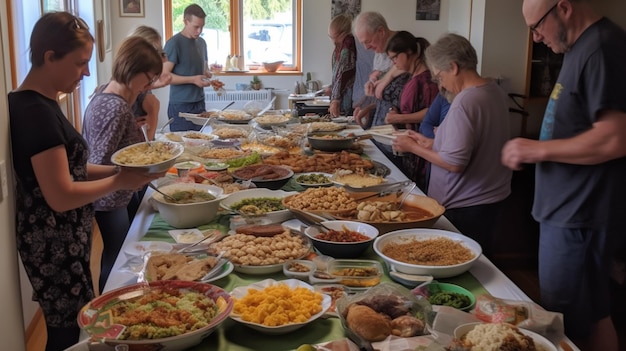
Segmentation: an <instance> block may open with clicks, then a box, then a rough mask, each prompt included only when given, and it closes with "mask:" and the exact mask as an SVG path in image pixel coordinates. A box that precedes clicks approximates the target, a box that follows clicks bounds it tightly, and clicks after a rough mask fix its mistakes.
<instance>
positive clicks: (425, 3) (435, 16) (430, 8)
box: [415, 0, 441, 21]
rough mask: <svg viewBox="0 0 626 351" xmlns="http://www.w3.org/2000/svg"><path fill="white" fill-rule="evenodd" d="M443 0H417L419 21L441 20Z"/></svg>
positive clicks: (416, 10)
mask: <svg viewBox="0 0 626 351" xmlns="http://www.w3.org/2000/svg"><path fill="white" fill-rule="evenodd" d="M440 12H441V0H417V5H416V7H415V19H416V20H418V21H439V13H440Z"/></svg>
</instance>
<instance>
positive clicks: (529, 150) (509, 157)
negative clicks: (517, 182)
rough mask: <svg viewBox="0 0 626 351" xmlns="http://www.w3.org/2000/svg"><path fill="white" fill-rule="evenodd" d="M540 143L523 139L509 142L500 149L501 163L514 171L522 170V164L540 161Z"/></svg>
mask: <svg viewBox="0 0 626 351" xmlns="http://www.w3.org/2000/svg"><path fill="white" fill-rule="evenodd" d="M540 146H541V142H540V141H537V140H530V139H524V138H515V139H513V140H509V141H508V142H507V143H506V144H504V147H503V148H502V154H501V162H502V164H503V165H505V166H507V167H509V168H510V169H512V170H514V171H519V170H520V169H522V164H524V163H537V162H540V161H541V160H542V156H541V155H542V149H541V147H540Z"/></svg>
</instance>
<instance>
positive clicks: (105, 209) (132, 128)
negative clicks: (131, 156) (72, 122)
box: [83, 36, 163, 291]
mask: <svg viewBox="0 0 626 351" xmlns="http://www.w3.org/2000/svg"><path fill="white" fill-rule="evenodd" d="M162 68H163V61H162V60H161V55H160V53H159V52H158V50H157V49H155V47H154V46H153V45H152V44H151V43H149V42H148V41H146V40H145V39H143V38H141V37H137V36H134V37H129V38H127V39H126V40H125V41H124V42H123V43H122V45H121V46H120V48H119V50H118V53H117V56H116V58H115V62H114V63H113V77H112V79H111V81H110V82H109V83H108V84H107V86H106V87H105V88H104V90H102V91H100V92H98V93H97V94H96V95H94V97H93V98H92V99H91V101H90V102H89V105H88V106H87V109H86V110H85V120H84V124H83V135H84V137H85V139H86V140H87V143H88V144H89V147H90V150H91V154H90V155H89V162H92V163H95V164H102V165H109V164H111V156H112V155H113V153H115V152H116V151H117V150H120V149H122V148H124V147H126V146H128V145H131V144H135V143H137V142H140V141H141V140H142V136H141V135H140V132H139V131H138V130H137V124H136V121H135V117H134V115H133V112H132V109H131V106H132V104H133V102H134V101H135V99H136V98H137V95H139V94H140V93H141V92H143V91H146V90H148V89H150V88H151V87H152V83H154V82H155V81H156V79H158V78H159V75H160V74H161V70H162ZM132 196H133V190H121V191H116V192H113V193H110V194H108V195H107V196H104V197H102V198H100V199H98V200H97V201H96V202H95V203H94V205H95V209H96V221H97V222H98V228H99V229H100V232H101V233H102V241H103V252H102V261H101V271H100V280H99V288H100V291H102V290H103V288H104V285H105V283H106V280H107V278H108V276H109V273H110V271H111V267H112V266H113V264H114V263H115V259H116V257H117V254H118V252H119V250H120V248H121V247H122V244H123V243H124V239H125V237H126V233H127V232H128V228H129V227H130V219H129V216H128V211H127V209H126V207H127V205H128V203H129V202H130V200H131V198H132Z"/></svg>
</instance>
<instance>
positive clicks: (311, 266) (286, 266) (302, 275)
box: [283, 260, 317, 281]
mask: <svg viewBox="0 0 626 351" xmlns="http://www.w3.org/2000/svg"><path fill="white" fill-rule="evenodd" d="M294 264H295V265H302V266H304V267H306V268H307V271H305V272H299V271H293V270H291V269H290V268H291V267H292V266H293V265H294ZM316 268H317V267H316V266H315V263H313V261H309V260H293V261H289V262H285V263H283V274H284V275H285V276H286V277H287V278H294V279H300V280H303V281H308V280H309V276H310V275H311V274H313V272H314V271H315V269H316Z"/></svg>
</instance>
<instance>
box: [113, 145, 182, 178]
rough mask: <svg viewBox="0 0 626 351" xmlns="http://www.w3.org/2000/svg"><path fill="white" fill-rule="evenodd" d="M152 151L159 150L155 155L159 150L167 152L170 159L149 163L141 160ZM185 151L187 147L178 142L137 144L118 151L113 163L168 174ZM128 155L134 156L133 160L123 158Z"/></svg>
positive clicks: (114, 155)
mask: <svg viewBox="0 0 626 351" xmlns="http://www.w3.org/2000/svg"><path fill="white" fill-rule="evenodd" d="M151 149H152V150H157V151H156V152H155V154H157V153H159V152H158V150H167V152H168V154H169V157H167V158H166V159H163V160H161V161H158V162H147V161H144V160H142V159H141V158H139V155H141V154H145V153H146V151H148V150H151ZM183 151H185V147H184V146H183V145H182V144H180V143H176V142H170V141H151V142H150V144H148V143H137V144H133V145H129V146H126V147H125V148H122V149H120V150H118V151H116V152H115V153H114V154H113V155H112V156H111V162H113V164H115V165H118V166H120V167H128V168H140V169H145V170H146V171H148V172H150V173H161V172H167V170H168V169H170V168H171V167H172V166H173V165H174V164H175V163H176V159H177V158H178V157H179V156H180V155H182V153H183ZM127 154H131V155H133V159H129V160H126V159H124V157H123V156H124V155H127Z"/></svg>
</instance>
